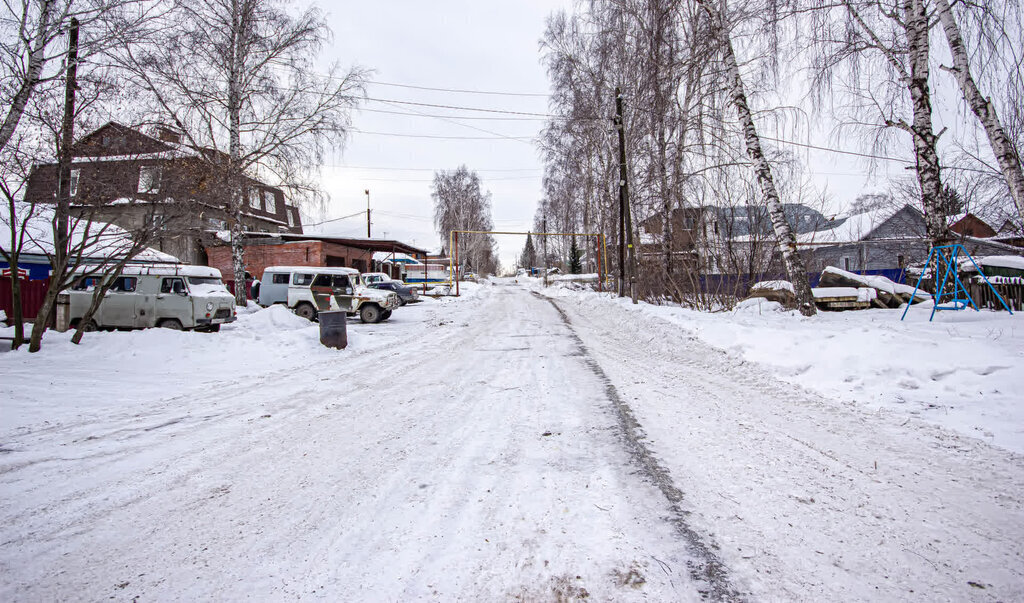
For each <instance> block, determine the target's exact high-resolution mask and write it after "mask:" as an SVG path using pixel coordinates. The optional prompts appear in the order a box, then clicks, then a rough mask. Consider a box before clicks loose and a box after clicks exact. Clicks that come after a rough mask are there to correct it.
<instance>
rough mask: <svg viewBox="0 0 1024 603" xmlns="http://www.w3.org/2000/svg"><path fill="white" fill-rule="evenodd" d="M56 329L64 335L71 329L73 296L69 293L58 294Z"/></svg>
mask: <svg viewBox="0 0 1024 603" xmlns="http://www.w3.org/2000/svg"><path fill="white" fill-rule="evenodd" d="M54 328H55V329H56V330H57V331H58V332H60V333H63V332H65V331H67V330H68V329H70V328H71V296H70V295H68V294H67V293H58V294H57V312H56V324H54Z"/></svg>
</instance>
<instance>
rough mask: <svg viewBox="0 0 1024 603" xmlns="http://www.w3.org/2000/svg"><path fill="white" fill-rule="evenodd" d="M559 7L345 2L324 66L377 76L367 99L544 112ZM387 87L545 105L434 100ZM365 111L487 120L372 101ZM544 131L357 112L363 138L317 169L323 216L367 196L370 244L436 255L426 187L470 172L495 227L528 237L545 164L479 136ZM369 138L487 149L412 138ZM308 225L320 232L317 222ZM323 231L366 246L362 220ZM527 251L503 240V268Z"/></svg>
mask: <svg viewBox="0 0 1024 603" xmlns="http://www.w3.org/2000/svg"><path fill="white" fill-rule="evenodd" d="M321 6H325V7H326V5H321ZM563 6H564V7H570V6H571V2H569V1H568V0H565V1H562V2H558V1H552V0H545V1H541V0H516V1H514V2H511V1H510V2H504V1H503V2H498V1H488V2H480V1H479V0H474V1H446V2H412V1H408V2H387V3H383V2H382V3H372V2H367V3H347V4H346V5H345V7H344V10H341V9H335V8H331V7H326V10H327V11H328V18H329V23H330V25H331V28H332V29H333V30H334V40H333V43H332V45H331V47H330V48H329V49H328V50H327V51H326V52H325V56H324V59H325V60H327V61H329V60H332V59H334V60H337V61H339V62H340V63H341V64H342V65H351V64H358V65H361V66H363V67H367V68H370V69H373V70H374V71H375V73H374V74H373V80H374V81H376V82H381V83H380V84H371V85H370V86H369V88H368V90H367V95H368V96H369V97H370V98H373V99H384V100H400V101H411V102H420V103H429V104H442V105H457V106H463V107H478V108H494V109H504V110H512V111H523V112H536V113H546V112H547V111H548V106H547V99H546V98H545V97H544V96H543V95H545V94H547V93H548V83H547V77H546V75H545V72H544V69H543V66H542V65H541V64H540V52H539V40H540V37H541V35H542V33H543V31H544V23H545V19H546V17H547V15H548V14H550V13H551V11H553V10H556V9H558V8H559V7H563ZM384 83H388V84H402V85H412V86H425V87H433V88H450V89H463V90H478V91H497V92H512V93H522V94H534V95H541V96H506V95H485V94H469V93H458V92H441V91H430V90H418V89H411V88H402V87H396V86H388V85H384ZM363 107H365V108H366V109H372V110H375V111H377V110H384V111H397V112H403V113H415V112H420V113H428V114H431V115H451V116H473V117H494V115H493V114H491V115H489V114H486V113H473V112H466V111H455V110H445V109H439V108H431V107H421V106H413V105H401V104H389V103H386V102H381V101H378V100H374V101H369V102H367V103H365V104H364V105H363ZM460 124H464V125H460ZM542 125H543V121H541V120H540V119H539V118H538V119H537V120H522V119H516V120H489V119H488V120H480V119H473V120H458V121H446V120H443V119H439V118H430V117H420V116H415V115H409V116H406V115H394V114H385V113H376V112H371V111H358V112H356V113H355V115H354V118H353V128H354V130H358V131H356V132H353V133H352V136H351V139H350V141H349V143H348V145H347V146H346V148H345V149H344V151H342V152H340V153H337V154H335V156H334V157H332V158H331V159H330V160H329V161H328V163H329V164H330V165H329V166H325V167H324V169H323V178H324V180H323V181H324V185H325V187H326V189H327V191H328V192H329V193H330V195H331V202H330V206H329V207H328V210H327V214H326V216H324V218H327V219H330V218H338V217H340V216H346V215H349V214H354V213H356V212H360V211H364V210H365V209H366V195H365V194H364V191H365V190H367V189H369V191H370V206H371V209H372V210H373V211H372V222H373V224H372V234H373V236H374V237H387V238H395V239H399V240H402V241H405V242H409V243H413V244H415V245H418V246H421V247H425V248H430V249H434V248H438V247H439V246H440V239H439V237H438V235H437V233H436V232H435V231H434V227H433V222H432V216H433V202H432V200H431V198H430V181H431V179H432V176H433V172H434V170H436V169H454V168H456V167H458V166H459V165H461V164H465V165H466V166H467V167H469V168H470V169H475V170H477V171H478V172H479V173H480V176H481V178H482V180H483V184H484V187H485V188H486V189H487V190H489V191H490V192H491V193H492V195H493V199H492V201H493V207H494V222H495V227H496V228H498V229H502V230H527V229H529V228H530V227H531V225H532V222H533V213H534V210H535V208H536V203H537V200H538V199H539V198H540V195H541V174H542V172H541V160H540V155H539V154H538V152H537V149H536V146H535V145H534V144H533V143H532V142H530V141H529V140H506V139H501V138H495V137H494V135H493V134H491V133H488V132H482V131H480V129H482V130H489V131H490V132H493V133H497V134H500V135H504V136H510V137H514V138H520V137H522V138H527V139H529V138H532V137H534V136H535V135H536V134H537V133H538V132H539V130H540V128H541V127H542ZM474 128H479V129H474ZM369 132H379V133H388V134H403V135H415V136H462V137H486V138H488V139H485V140H479V139H465V140H447V139H436V138H411V137H406V136H385V135H381V134H370V133H369ZM367 168H386V169H367ZM398 168H402V169H398ZM306 219H307V221H308V222H315V221H318V220H319V219H321V218H320V217H319V216H307V217H306ZM314 228H315V227H314ZM314 228H310V229H309V230H310V231H311V232H312V231H313V230H314ZM321 228H323V229H324V230H323V232H330V233H332V234H343V235H353V236H366V217H365V214H363V215H359V216H355V217H352V218H348V219H344V220H338V221H335V222H331V223H329V224H325V225H323V226H322V227H321ZM522 244H523V240H522V239H521V238H514V237H503V238H501V239H499V246H500V248H501V249H500V253H501V260H502V262H503V263H504V264H506V265H509V264H510V263H511V262H512V261H513V258H514V256H515V255H516V254H517V253H518V251H519V248H521V246H522Z"/></svg>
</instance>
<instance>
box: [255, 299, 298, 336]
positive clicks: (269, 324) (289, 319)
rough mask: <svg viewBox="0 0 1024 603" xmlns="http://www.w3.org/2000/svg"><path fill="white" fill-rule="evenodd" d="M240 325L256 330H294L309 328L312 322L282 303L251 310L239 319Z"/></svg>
mask: <svg viewBox="0 0 1024 603" xmlns="http://www.w3.org/2000/svg"><path fill="white" fill-rule="evenodd" d="M239 322H240V326H241V327H242V328H244V329H246V330H250V331H254V332H264V333H266V332H272V331H274V330H280V331H294V330H296V329H308V328H309V327H310V325H311V323H310V322H309V321H308V320H306V319H305V318H301V317H299V316H296V315H295V313H294V312H292V311H291V310H289V309H288V308H286V307H285V306H283V305H281V304H274V305H273V306H270V307H269V308H264V309H262V310H257V311H255V312H250V313H248V314H246V315H244V317H242V318H240V319H239Z"/></svg>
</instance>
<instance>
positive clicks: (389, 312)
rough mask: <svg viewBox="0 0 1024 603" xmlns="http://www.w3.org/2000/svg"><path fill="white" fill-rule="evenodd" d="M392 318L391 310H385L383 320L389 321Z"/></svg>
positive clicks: (382, 315) (381, 317) (381, 316)
mask: <svg viewBox="0 0 1024 603" xmlns="http://www.w3.org/2000/svg"><path fill="white" fill-rule="evenodd" d="M389 318H391V310H384V313H383V314H381V315H380V319H381V320H387V319H389Z"/></svg>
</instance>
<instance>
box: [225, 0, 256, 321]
mask: <svg viewBox="0 0 1024 603" xmlns="http://www.w3.org/2000/svg"><path fill="white" fill-rule="evenodd" d="M246 4H247V2H246V0H233V1H232V3H231V60H230V64H229V65H228V98H227V100H228V103H227V111H228V182H229V183H230V186H231V196H230V199H231V202H230V208H229V212H228V215H230V216H231V268H232V270H233V271H234V279H235V305H237V306H245V305H246V299H247V298H246V295H245V284H246V283H245V257H244V256H245V248H244V247H243V245H242V232H243V229H244V225H243V224H242V206H243V205H244V203H245V193H244V191H243V190H242V178H241V163H242V161H241V155H242V143H241V129H242V126H241V123H242V115H241V113H242V92H241V89H240V88H241V81H240V80H241V70H242V65H243V63H244V62H245V35H246V31H247V30H248V27H249V23H247V18H246V15H248V14H250V13H249V10H247V8H249V7H247V6H245V5H246Z"/></svg>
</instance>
